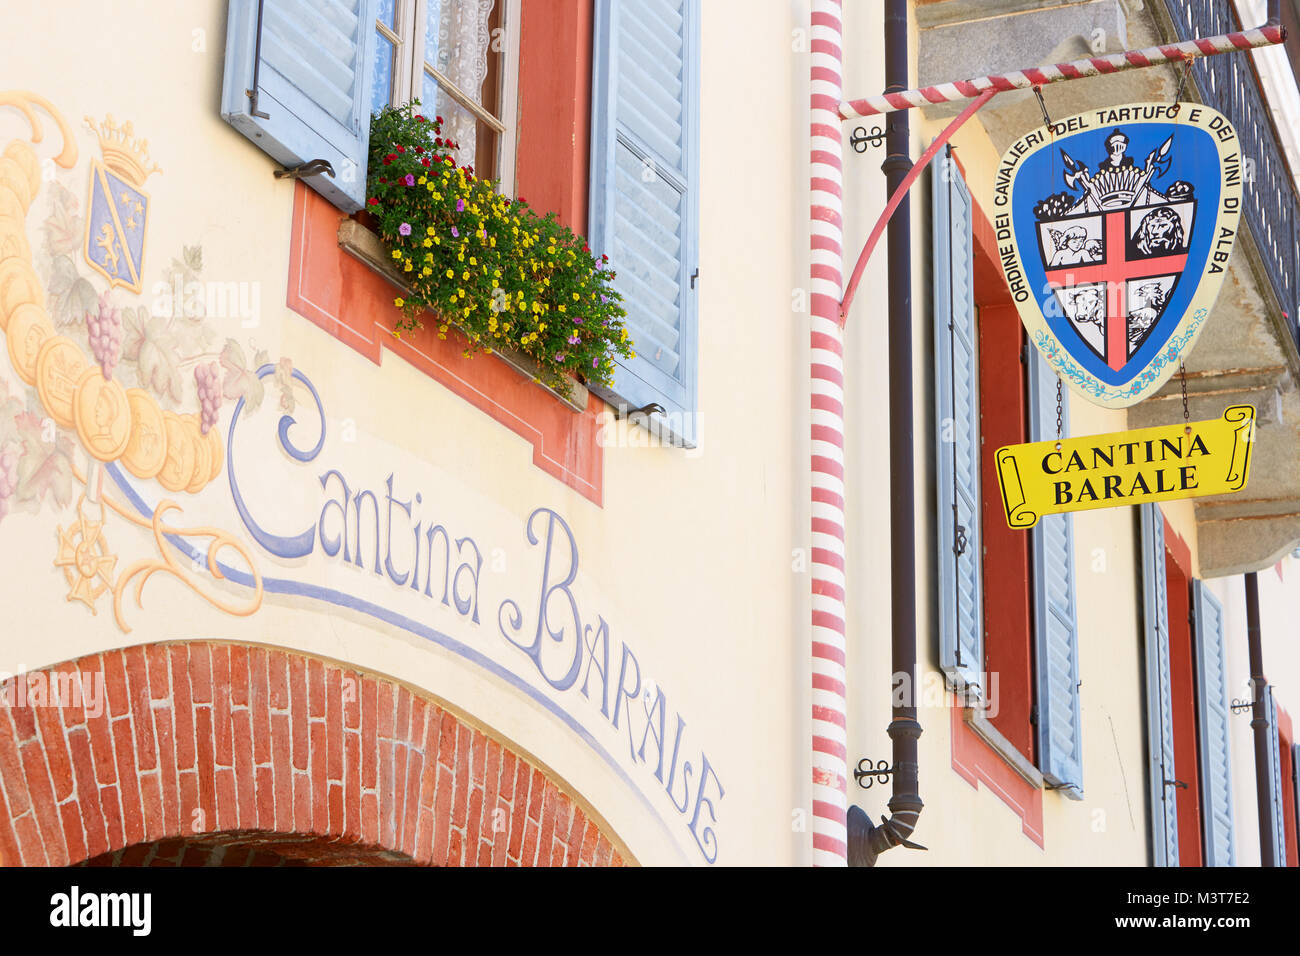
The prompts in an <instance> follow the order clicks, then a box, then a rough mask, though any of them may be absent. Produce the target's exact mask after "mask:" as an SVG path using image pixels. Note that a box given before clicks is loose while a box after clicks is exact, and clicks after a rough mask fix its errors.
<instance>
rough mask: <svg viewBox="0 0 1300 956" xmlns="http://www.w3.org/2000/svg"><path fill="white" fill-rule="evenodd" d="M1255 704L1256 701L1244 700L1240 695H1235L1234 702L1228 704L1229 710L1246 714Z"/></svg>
mask: <svg viewBox="0 0 1300 956" xmlns="http://www.w3.org/2000/svg"><path fill="white" fill-rule="evenodd" d="M1254 706H1255V702H1254V701H1253V700H1242V699H1241V698H1239V697H1234V698H1233V699H1232V703H1231V704H1229V705H1228V710H1230V711H1232V712H1233V713H1234V714H1244V713H1246V712H1248V711H1249V710H1250V709H1251V708H1253V707H1254Z"/></svg>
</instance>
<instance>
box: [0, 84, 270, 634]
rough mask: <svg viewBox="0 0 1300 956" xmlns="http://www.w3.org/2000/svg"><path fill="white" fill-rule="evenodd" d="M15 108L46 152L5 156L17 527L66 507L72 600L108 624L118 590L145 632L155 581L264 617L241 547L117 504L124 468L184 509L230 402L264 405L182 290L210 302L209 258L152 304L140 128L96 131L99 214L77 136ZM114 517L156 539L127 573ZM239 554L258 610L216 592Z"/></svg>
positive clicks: (62, 549)
mask: <svg viewBox="0 0 1300 956" xmlns="http://www.w3.org/2000/svg"><path fill="white" fill-rule="evenodd" d="M0 107H10V108H13V109H15V110H17V111H18V112H19V113H21V114H22V115H23V117H24V118H25V119H26V121H27V123H28V124H29V126H30V128H31V137H30V141H26V140H24V139H21V138H20V139H14V140H12V141H10V142H9V143H8V145H7V146H5V148H4V150H3V154H2V155H0V332H3V333H4V338H5V355H6V356H7V359H8V362H7V364H8V369H5V368H4V365H3V364H0V521H3V519H4V517H5V516H6V515H8V514H10V513H12V512H14V511H22V512H28V513H33V514H38V513H40V512H42V511H43V510H45V509H46V508H52V509H53V510H54V511H55V512H56V514H57V515H58V516H59V524H58V526H57V527H56V528H55V529H54V530H55V532H56V535H54V536H52V537H54V538H55V540H53V541H52V545H53V549H52V550H53V564H54V566H55V568H57V569H59V570H60V571H61V572H62V574H63V576H64V578H65V580H66V583H67V586H68V591H67V598H68V600H69V601H79V602H81V603H83V604H84V605H86V607H88V608H89V609H90V611H91V613H96V612H97V607H98V604H99V600H100V598H101V597H102V596H103V595H104V594H106V593H109V594H111V595H112V600H113V611H114V616H115V618H116V621H117V623H118V626H119V627H120V628H121V629H122V630H124V631H129V630H130V627H129V626H128V625H127V624H126V622H125V618H124V615H123V596H124V594H125V593H126V591H127V589H128V587H129V586H130V585H132V584H134V585H135V595H134V596H135V599H136V601H137V603H139V602H140V600H141V594H142V591H143V588H144V585H145V582H146V581H148V580H149V578H150V577H151V576H153V575H154V574H156V573H158V572H162V573H164V574H166V575H169V576H171V577H174V578H175V579H177V580H180V581H181V582H182V583H184V584H186V585H188V586H189V587H190V588H191V590H193V591H194V592H195V593H196V594H199V595H200V596H202V597H203V598H204V599H205V600H207V601H208V602H209V603H211V604H212V605H213V606H215V607H217V608H220V609H221V610H224V611H227V612H229V613H232V614H241V615H242V614H251V613H253V612H254V611H255V610H257V608H258V607H259V606H260V605H261V600H262V588H261V581H260V576H259V574H258V572H257V569H256V567H255V566H254V564H253V561H252V558H251V555H250V554H249V553H248V551H247V549H246V548H244V546H243V545H241V544H240V543H239V542H238V541H237V540H236V539H235V538H234V537H233V536H232V535H230V534H229V533H227V532H225V531H222V530H220V529H215V528H183V527H180V526H178V525H174V524H172V523H170V522H169V521H168V520H165V519H166V516H168V515H173V514H174V513H178V512H180V511H181V505H180V504H179V503H178V502H177V501H175V500H171V499H168V498H164V499H163V500H162V501H161V502H160V503H159V504H158V506H157V507H156V508H153V509H152V510H146V511H143V512H142V510H141V509H139V508H137V507H132V505H131V504H130V503H129V502H124V501H119V500H117V499H116V498H115V497H114V496H113V495H112V494H110V493H109V491H110V488H111V486H112V485H113V484H114V481H115V480H118V479H122V480H124V476H123V474H122V470H125V472H127V473H129V474H130V475H131V476H133V477H134V478H135V479H137V480H139V481H143V482H156V483H157V484H158V485H159V486H160V487H161V489H163V491H164V492H166V493H170V494H172V495H185V494H197V493H199V492H201V491H202V490H203V489H204V488H205V487H207V486H208V485H209V484H211V483H212V482H213V481H215V480H216V479H217V477H218V476H219V475H220V474H221V472H222V469H223V464H224V459H225V455H224V449H223V444H222V440H221V437H220V435H219V430H218V429H217V428H216V427H215V426H216V425H217V423H218V417H219V412H220V409H221V405H222V402H223V400H224V399H235V400H240V399H242V400H244V401H245V402H246V403H247V404H249V405H250V406H251V407H256V405H257V404H260V402H261V401H262V397H263V390H264V385H263V378H265V377H266V376H261V375H258V374H256V373H255V372H254V371H251V370H250V368H249V366H248V365H247V363H246V362H245V357H244V356H245V351H244V348H243V346H242V345H241V344H240V343H239V342H238V341H236V340H235V339H227V340H226V341H225V343H224V346H223V347H221V348H216V347H215V344H214V339H215V332H214V331H213V329H212V328H211V324H210V323H209V322H208V321H207V316H206V315H205V314H204V310H203V303H202V295H201V294H200V295H199V296H198V301H197V303H196V302H194V301H186V300H185V299H184V298H183V295H184V293H183V290H194V289H200V290H201V288H202V283H201V282H200V281H199V280H200V270H201V269H202V250H201V249H200V248H199V247H197V246H194V247H186V248H185V249H184V250H183V252H182V255H181V256H180V257H178V258H174V259H173V260H172V262H171V264H170V266H169V267H168V268H166V269H165V270H164V271H163V273H162V275H161V276H160V278H159V281H158V282H157V283H155V284H153V288H154V290H155V292H156V290H157V289H166V290H167V295H166V296H162V297H160V296H158V295H156V294H155V295H152V296H150V297H149V298H141V297H140V295H139V294H140V293H141V292H142V291H143V290H144V289H145V285H146V283H145V278H144V277H145V275H146V273H145V271H144V262H145V253H146V242H145V238H146V224H147V219H148V215H149V212H150V198H149V195H148V194H147V193H146V192H145V191H144V188H143V187H144V184H145V180H146V179H147V178H148V177H149V176H150V175H153V174H155V173H161V172H162V170H161V169H159V167H158V166H156V165H153V164H152V163H151V162H150V159H149V155H148V143H147V142H146V141H144V140H143V139H139V138H137V137H136V135H135V132H134V130H133V128H132V125H131V124H130V123H129V122H128V123H123V124H121V125H119V124H117V123H115V122H114V121H113V119H112V117H107V118H106V119H105V120H104V121H103V122H101V123H95V122H94V121H92V120H90V119H89V118H87V121H86V122H87V126H88V127H89V129H90V130H91V131H93V133H94V134H95V135H96V137H97V139H98V141H99V146H100V151H101V157H100V158H97V159H92V160H91V161H90V163H89V164H88V165H89V170H88V172H89V177H88V178H89V186H88V188H87V191H86V201H85V207H84V208H85V213H84V216H83V214H82V213H81V212H80V209H81V204H80V202H79V200H78V199H77V195H76V193H75V192H74V191H73V190H72V189H70V188H69V187H68V186H67V185H66V184H65V181H64V180H65V178H66V175H65V174H63V173H60V172H59V170H60V169H61V170H73V169H75V167H76V165H77V158H78V148H77V143H76V140H75V138H74V134H73V130H72V128H71V127H70V126H69V124H68V123H67V122H66V121H65V119H64V118H63V117H62V116H61V115H60V113H59V112H58V110H57V109H56V108H55V107H54V106H53V105H52V104H51V103H49V102H48V101H47V100H45V99H44V98H42V97H40V96H38V95H36V94H33V93H30V92H8V93H4V92H0ZM42 113H44V114H48V115H49V116H50V117H52V118H53V119H54V122H55V126H56V127H57V131H58V133H59V135H60V136H61V137H62V146H61V150H60V152H58V153H57V154H56V155H54V156H53V157H52V158H50V159H45V160H42V159H40V158H39V156H38V153H37V149H36V147H37V146H39V144H41V143H42V141H43V140H44V138H45V137H44V130H43V123H42V115H41V114H42ZM42 190H44V191H45V193H46V195H45V196H44V197H42V196H41V193H42ZM40 198H43V199H44V200H45V201H44V204H43V208H44V210H45V218H44V220H43V221H42V222H40V223H39V226H38V227H37V228H36V229H32V228H29V225H28V219H29V216H30V215H31V214H32V213H33V211H34V210H35V208H36V206H37V204H38V199H40ZM38 236H39V237H40V241H37V237H38ZM78 258H80V259H81V260H82V261H84V263H85V264H86V265H87V266H89V268H90V269H91V270H92V272H91V273H90V275H89V276H87V275H85V274H83V273H82V271H81V268H80V266H79V265H78V261H77V260H78ZM103 286H106V288H105V287H103ZM115 288H117V289H118V291H117V292H116V293H114V289H115ZM173 289H174V290H175V292H176V294H175V296H173V295H172V290H173ZM115 294H116V295H118V296H129V297H127V298H114V295H115ZM254 358H255V361H256V363H257V364H255V365H253V366H252V368H253V369H257V368H258V366H259V365H261V366H266V365H268V363H269V359H268V357H267V356H266V354H265V353H264V352H260V351H257V350H254ZM9 373H11V375H10V374H9ZM282 373H283V374H282ZM11 376H12V377H11ZM275 381H276V384H277V385H278V386H280V388H281V392H282V394H281V407H282V408H284V409H286V410H288V411H292V407H293V395H292V367H291V365H289V363H288V360H287V359H282V360H281V361H280V362H279V363H278V365H277V366H276V375H275ZM14 385H17V386H18V394H17V395H15V394H13V392H12V386H14ZM190 409H193V410H190ZM106 478H107V479H108V480H105V479H106ZM118 483H119V484H120V483H121V481H120V480H118ZM110 516H116V520H120V521H121V522H124V523H125V524H124V525H123V526H125V525H131V526H135V527H137V528H140V529H144V530H146V531H149V532H151V538H152V541H148V538H146V539H145V540H146V541H148V545H149V548H148V553H146V554H144V555H143V556H142V557H140V559H139V560H137V561H134V562H133V563H129V564H128V563H126V562H125V561H124V560H122V556H120V555H119V554H118V553H117V552H115V551H114V550H113V549H112V548H111V547H110V545H109V542H108V535H109V531H110V526H111V524H112V522H113V520H115V519H114V518H112V517H110ZM173 520H174V519H173ZM196 541H203V542H204V546H202V547H196V546H195V544H194V543H193V542H196ZM225 549H230V550H232V551H234V552H236V553H237V554H239V555H240V556H241V557H242V559H243V562H244V563H245V564H246V565H247V567H249V569H250V572H251V576H252V578H253V580H254V586H253V588H252V591H253V594H252V596H251V598H248V599H246V600H239V601H234V600H232V599H230V598H229V596H228V595H225V594H223V593H220V592H217V591H214V590H213V588H212V586H211V585H212V582H213V580H214V579H218V578H221V577H222V576H223V575H222V572H221V571H220V568H219V565H218V563H217V555H218V553H220V552H222V551H223V550H225ZM205 569H206V571H207V572H208V575H209V576H207V577H205V576H203V575H202V573H201V572H202V571H203V570H205Z"/></svg>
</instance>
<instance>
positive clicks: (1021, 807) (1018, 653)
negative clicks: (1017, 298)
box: [952, 154, 1045, 847]
mask: <svg viewBox="0 0 1300 956" xmlns="http://www.w3.org/2000/svg"><path fill="white" fill-rule="evenodd" d="M955 158H956V157H955V154H954V159H955ZM958 166H959V167H960V162H958ZM963 172H964V170H963ZM971 213H972V232H973V239H974V242H973V246H974V258H975V262H974V282H975V306H976V309H977V310H978V313H979V314H978V317H977V325H978V330H979V360H980V431H981V436H982V438H983V448H984V449H986V450H987V454H981V456H980V457H981V468H980V481H981V482H982V483H983V487H984V488H986V489H987V488H996V487H997V475H996V472H995V471H994V465H993V449H996V448H999V447H1001V446H1002V445H1006V444H1012V443H1015V442H1023V441H1026V440H1027V439H1028V435H1029V404H1028V394H1027V385H1026V379H1025V371H1024V367H1023V366H1022V365H1021V362H1020V354H1021V347H1022V344H1023V342H1024V333H1023V326H1022V324H1021V322H1020V317H1019V314H1018V313H1017V312H1016V308H1015V304H1014V302H1013V301H1012V299H1011V294H1010V292H1009V291H1008V290H1007V285H1006V281H1005V280H1004V279H1003V277H1002V273H1001V270H1000V268H999V266H998V253H997V240H996V238H995V236H994V232H993V227H992V225H991V224H990V223H989V220H988V217H987V216H985V215H984V212H983V210H982V209H981V208H980V206H979V204H978V203H977V202H975V200H974V197H972V199H971ZM980 520H981V523H982V525H981V530H982V531H983V535H984V538H983V540H984V548H985V557H984V653H985V659H986V661H987V664H986V669H987V670H988V671H989V672H990V673H994V672H996V673H997V674H998V685H997V694H998V711H997V714H996V715H995V716H993V717H991V718H989V722H990V723H991V724H992V725H993V727H994V728H995V729H996V730H997V731H998V732H999V733H1001V734H1002V736H1003V737H1005V738H1006V739H1007V740H1008V741H1009V742H1010V743H1011V744H1012V746H1014V747H1015V748H1016V749H1017V750H1019V751H1020V752H1021V753H1022V754H1024V756H1025V757H1026V758H1028V759H1029V761H1030V762H1033V761H1034V758H1035V754H1034V733H1033V725H1032V724H1031V723H1030V719H1029V716H1030V711H1031V709H1032V707H1033V704H1034V679H1033V675H1034V665H1033V616H1032V610H1031V606H1030V564H1029V536H1028V535H1027V534H1026V533H1025V532H1023V531H1012V530H1011V529H1010V528H1008V527H1007V524H1006V520H1005V518H1004V517H1003V514H1002V511H1001V509H1000V508H999V507H998V504H997V496H996V495H988V494H985V495H984V509H983V512H982V514H981V515H980ZM990 689H992V688H990ZM952 768H953V770H955V771H956V772H957V774H958V775H959V776H961V777H962V778H963V779H964V780H966V782H967V783H969V784H970V785H971V786H972V787H978V785H979V784H980V783H983V784H984V786H985V787H987V788H988V789H989V790H991V791H992V792H993V793H994V794H996V795H997V796H998V798H999V799H1000V800H1002V802H1003V803H1005V804H1006V805H1007V806H1008V807H1009V808H1010V809H1011V810H1012V812H1014V813H1015V814H1016V815H1017V816H1018V817H1020V826H1021V831H1022V832H1023V833H1024V834H1025V836H1027V837H1028V838H1029V839H1030V840H1031V841H1033V842H1034V843H1036V844H1037V845H1038V846H1039V847H1043V846H1044V843H1045V841H1044V834H1043V791H1042V789H1041V788H1040V787H1036V786H1034V785H1033V784H1032V783H1030V782H1029V781H1028V780H1026V779H1025V778H1024V777H1023V776H1022V775H1021V774H1020V773H1019V771H1017V770H1016V769H1015V768H1014V767H1012V765H1011V764H1010V763H1009V762H1008V761H1007V759H1006V758H1005V757H1003V756H1002V755H1001V754H999V753H998V752H997V751H996V750H994V749H993V748H992V747H991V746H989V744H988V743H987V742H986V741H985V740H984V739H983V738H982V737H980V736H979V735H978V734H977V733H976V732H975V731H974V730H973V729H972V728H971V727H970V726H969V725H968V724H967V723H966V721H965V720H964V719H963V717H962V715H961V714H960V713H959V708H957V707H956V706H955V705H954V706H953V714H952Z"/></svg>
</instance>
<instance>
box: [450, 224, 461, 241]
mask: <svg viewBox="0 0 1300 956" xmlns="http://www.w3.org/2000/svg"><path fill="white" fill-rule="evenodd" d="M451 234H452V235H453V236H455V237H456V238H457V239H459V238H460V230H459V229H457V228H456V227H455V226H452V227H451Z"/></svg>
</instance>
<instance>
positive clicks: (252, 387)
mask: <svg viewBox="0 0 1300 956" xmlns="http://www.w3.org/2000/svg"><path fill="white" fill-rule="evenodd" d="M255 358H257V359H259V360H260V361H259V363H258V364H257V365H255V368H260V367H261V365H262V364H265V362H266V353H265V352H258V353H257V355H256V356H255ZM221 368H222V371H223V372H224V373H225V374H224V376H223V378H222V394H223V395H225V397H226V398H228V399H230V400H231V401H236V402H237V401H239V399H241V398H242V399H244V400H245V401H244V404H245V406H246V408H247V410H248V411H250V412H255V411H257V409H258V408H260V407H261V405H262V399H263V398H265V397H266V387H265V386H264V385H263V384H262V380H261V379H260V378H258V377H257V375H256V374H254V372H251V371H249V369H248V363H247V361H245V359H244V350H243V348H241V347H240V345H239V343H238V342H236V341H235V340H234V339H226V345H225V347H224V348H223V349H222V350H221Z"/></svg>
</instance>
